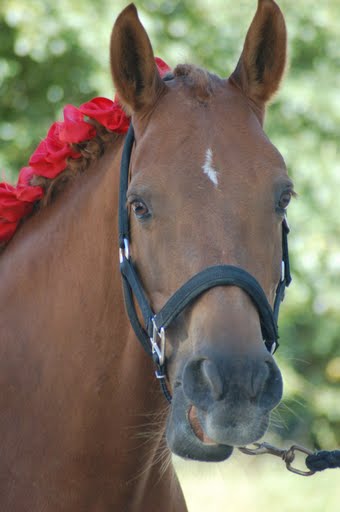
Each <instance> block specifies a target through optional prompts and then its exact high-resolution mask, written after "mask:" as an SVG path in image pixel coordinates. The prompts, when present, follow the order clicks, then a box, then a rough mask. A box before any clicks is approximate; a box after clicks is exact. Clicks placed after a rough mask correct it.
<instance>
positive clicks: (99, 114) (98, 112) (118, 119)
mask: <svg viewBox="0 0 340 512" xmlns="http://www.w3.org/2000/svg"><path fill="white" fill-rule="evenodd" d="M79 110H80V111H81V112H82V113H83V114H84V115H86V116H88V117H90V118H91V119H95V120H96V121H98V123H100V124H101V125H103V126H105V128H107V129H108V130H111V131H112V132H116V133H125V132H127V130H128V128H129V125H130V119H129V118H128V117H127V115H126V114H125V112H124V111H123V110H122V107H121V106H120V105H119V103H118V102H116V101H112V100H109V99H107V98H93V99H92V100H91V101H88V102H87V103H84V104H83V105H81V106H80V107H79Z"/></svg>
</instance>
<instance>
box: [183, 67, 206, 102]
mask: <svg viewBox="0 0 340 512" xmlns="http://www.w3.org/2000/svg"><path fill="white" fill-rule="evenodd" d="M174 76H175V77H176V78H179V79H180V80H182V82H183V83H184V84H185V85H186V86H187V87H188V88H189V90H190V91H191V92H192V95H193V96H194V97H196V98H197V99H198V100H199V101H203V102H206V101H209V99H210V97H211V96H212V94H213V89H214V76H213V75H212V74H210V73H208V71H206V70H205V69H202V68H199V67H197V66H194V65H192V64H179V65H178V66H176V68H175V70H174Z"/></svg>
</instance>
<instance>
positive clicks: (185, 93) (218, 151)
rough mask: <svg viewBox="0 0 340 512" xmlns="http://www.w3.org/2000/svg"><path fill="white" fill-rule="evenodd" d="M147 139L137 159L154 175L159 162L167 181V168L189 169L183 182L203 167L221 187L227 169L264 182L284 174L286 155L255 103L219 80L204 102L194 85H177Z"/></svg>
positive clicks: (163, 103)
mask: <svg viewBox="0 0 340 512" xmlns="http://www.w3.org/2000/svg"><path fill="white" fill-rule="evenodd" d="M143 139H144V143H143V144H141V145H140V148H139V151H138V161H139V162H140V163H141V166H142V167H145V168H146V169H150V171H151V169H152V167H153V166H154V163H155V162H157V166H158V168H159V169H160V168H162V169H163V171H164V173H162V174H164V177H166V174H167V168H169V169H170V172H171V173H172V174H173V173H176V171H177V172H180V171H181V170H182V169H183V166H184V167H185V168H186V170H187V171H188V172H187V173H184V174H183V179H185V178H186V177H189V176H190V169H191V170H194V169H196V170H197V169H200V170H201V171H202V173H203V174H205V175H206V176H207V177H208V179H210V182H211V183H212V184H213V185H215V187H217V186H218V185H219V184H220V181H219V179H218V174H220V175H221V173H224V174H225V172H226V171H227V172H228V175H229V177H231V176H232V175H233V174H235V175H236V174H239V173H240V172H244V173H246V174H247V172H251V174H252V178H253V177H254V172H255V171H258V172H259V173H262V176H263V178H264V179H265V177H266V176H269V177H270V173H271V172H272V171H274V173H275V171H277V172H278V173H282V172H285V165H284V161H283V158H282V156H281V155H280V153H279V152H278V150H277V149H276V148H275V147H274V146H273V145H272V144H271V142H270V141H269V139H268V138H267V137H266V135H265V134H264V132H263V129H262V126H261V123H260V122H259V119H258V117H257V116H256V114H255V113H254V111H253V110H252V107H251V105H250V104H249V103H248V101H247V99H246V98H245V96H244V95H243V94H242V93H241V91H239V90H238V89H237V88H236V87H234V86H233V85H231V84H230V83H229V82H228V81H226V80H220V79H219V82H217V85H215V87H214V89H213V91H212V92H211V94H210V96H209V97H208V98H206V100H205V101H204V102H203V101H201V98H197V97H195V94H194V91H193V90H192V89H191V88H190V87H184V86H183V85H181V84H179V85H177V87H176V86H172V88H171V89H170V90H169V91H168V93H167V94H166V95H165V96H164V97H163V98H162V99H161V101H160V102H159V105H158V106H157V108H156V109H155V111H154V112H153V114H152V116H151V118H150V121H149V123H148V127H147V130H146V132H145V136H144V137H143ZM137 146H138V145H137ZM250 163H251V165H249V164H250ZM266 171H267V172H266ZM221 176H222V175H221Z"/></svg>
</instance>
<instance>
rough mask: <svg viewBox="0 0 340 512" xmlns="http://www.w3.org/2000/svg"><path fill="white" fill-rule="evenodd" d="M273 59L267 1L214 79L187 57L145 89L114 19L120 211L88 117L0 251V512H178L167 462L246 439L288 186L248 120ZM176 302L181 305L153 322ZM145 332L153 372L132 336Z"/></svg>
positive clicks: (133, 36)
mask: <svg viewBox="0 0 340 512" xmlns="http://www.w3.org/2000/svg"><path fill="white" fill-rule="evenodd" d="M285 62H286V28H285V22H284V17H283V15H282V13H281V11H280V9H279V7H278V6H277V4H276V3H275V2H274V1H273V0H259V1H258V6H257V10H256V13H255V16H254V19H253V21H252V22H251V25H250V27H249V29H248V32H247V35H246V38H245V43H244V47H243V51H242V53H241V56H240V59H239V61H238V63H237V66H236V68H235V70H234V71H233V72H232V74H231V75H230V76H229V78H226V79H225V78H219V77H218V76H216V75H214V74H212V73H209V72H207V71H206V70H203V69H200V68H198V67H196V66H194V65H189V64H179V65H177V66H176V67H175V69H174V70H173V71H172V72H171V73H168V74H167V75H166V76H165V77H164V79H162V78H161V76H160V73H159V72H158V69H157V66H156V65H155V60H154V53H153V49H152V46H151V43H150V40H149V37H148V35H147V33H146V31H145V29H144V27H143V25H142V24H141V22H140V20H139V18H138V13H137V10H136V8H135V6H134V5H133V4H131V5H129V6H127V7H126V8H125V9H124V10H123V11H122V12H121V14H120V15H119V16H118V18H117V20H116V22H115V24H114V28H113V31H112V36H111V45H110V63H111V70H112V77H113V83H114V85H115V88H116V91H117V94H118V97H119V100H120V102H121V104H122V105H123V107H124V109H125V112H126V113H127V115H128V116H130V117H131V126H133V137H132V135H131V133H130V148H129V150H126V152H127V154H128V159H127V160H126V159H125V160H126V161H125V164H124V165H125V171H126V172H127V175H126V180H127V190H125V189H124V187H123V189H122V190H123V192H122V194H121V195H123V198H122V202H121V203H120V206H119V194H120V193H119V190H120V175H119V168H120V164H121V161H122V158H123V160H124V155H123V148H124V147H125V145H126V139H127V137H128V136H129V135H126V134H125V133H120V134H119V133H118V134H117V133H110V132H109V131H108V130H106V129H104V128H103V127H102V126H100V124H99V123H94V124H95V128H96V135H95V137H94V138H92V139H91V141H90V142H89V143H88V144H86V143H83V144H79V147H78V149H79V151H80V153H81V157H79V158H78V159H76V160H73V161H71V160H70V161H69V165H68V167H67V169H66V170H65V171H64V172H62V173H61V174H60V175H59V176H57V177H55V178H53V179H52V178H39V177H36V178H33V180H32V181H31V183H30V184H31V186H32V187H33V188H34V187H42V188H44V189H45V192H46V196H45V198H44V199H40V200H37V201H36V202H35V207H34V211H33V212H32V214H30V215H28V216H27V219H25V221H24V222H22V223H21V224H20V227H19V228H18V229H17V230H16V232H15V234H14V236H13V237H12V239H11V240H10V241H9V242H8V244H7V245H6V247H5V248H4V250H3V251H2V254H1V258H0V282H1V290H0V310H1V318H0V333H1V342H0V379H1V398H0V410H1V413H0V439H1V441H0V446H1V456H0V467H1V470H0V471H1V472H0V475H1V485H0V488H1V492H0V508H1V510H2V511H4V512H9V511H10V512H31V511H37V512H39V511H48V512H57V511H58V512H59V511H63V512H71V511H72V512H85V511H88V512H94V511H96V512H108V511H122V512H135V511H139V512H140V511H148V512H156V511H159V510H162V512H175V511H176V512H185V511H186V510H187V508H186V505H185V500H184V497H183V494H182V491H181V488H180V485H179V482H178V480H177V478H176V475H175V474H174V471H173V468H172V465H171V463H169V461H168V458H169V455H168V454H171V452H174V453H176V454H178V455H179V456H182V457H184V458H186V459H194V460H204V461H216V460H225V459H227V458H228V457H230V455H231V453H232V450H233V447H238V446H242V445H245V444H247V443H252V442H254V441H256V440H257V439H259V438H260V437H261V436H262V435H263V434H264V433H265V431H266V429H267V427H268V418H269V415H270V412H271V410H272V409H273V408H274V407H275V406H276V405H277V404H278V403H279V401H280V399H281V395H282V378H281V374H280V370H279V368H278V366H277V364H276V362H275V359H274V357H273V355H272V352H273V346H274V345H275V343H274V341H273V342H272V343H271V344H270V345H269V346H268V344H267V345H266V344H265V343H264V335H263V332H264V330H265V326H266V322H267V320H266V319H265V315H266V314H267V313H268V311H269V310H268V307H269V306H268V304H269V305H270V310H271V308H273V307H274V306H273V305H274V301H275V293H276V292H277V288H278V283H280V282H282V278H281V262H282V258H283V246H282V226H283V223H284V221H285V215H286V210H287V206H288V203H289V201H290V199H291V197H292V196H293V195H294V190H293V184H292V181H291V180H290V178H289V177H288V174H287V170H286V167H285V163H284V160H283V157H282V156H281V154H280V153H279V151H278V150H277V149H276V148H275V147H274V145H273V144H272V143H271V142H270V141H269V139H268V137H267V136H266V135H265V133H264V131H263V123H264V116H265V110H266V106H267V103H268V101H269V100H270V99H271V98H272V96H273V95H274V93H275V92H276V91H277V90H278V88H279V85H280V82H281V79H282V76H283V73H284V69H285ZM124 151H125V149H124ZM126 167H127V169H126ZM32 190H33V189H32ZM37 190H38V189H37ZM121 211H122V212H123V213H122V215H123V217H124V216H125V218H126V216H127V218H128V228H127V230H128V233H127V234H126V235H125V237H123V239H120V238H119V234H120V233H119V232H118V231H119V230H118V217H119V216H120V215H121ZM127 237H128V240H127ZM119 253H120V260H121V266H124V264H126V265H130V267H132V265H133V271H132V270H131V268H130V267H129V268H130V270H131V272H134V273H133V279H135V280H137V288H136V286H134V285H132V284H131V280H130V281H129V278H128V276H127V274H128V272H127V271H126V272H125V273H124V272H123V274H124V275H123V282H125V285H124V289H125V291H127V295H128V298H127V304H128V307H129V308H130V309H131V308H132V310H133V312H132V314H131V315H132V316H131V318H132V322H133V324H135V325H132V324H131V322H130V321H129V318H128V316H127V314H126V307H125V303H124V297H123V292H122V285H121V272H120V265H119V259H118V254H119ZM207 269H212V271H211V272H214V276H215V277H214V284H213V285H211V286H210V284H208V285H206V283H205V281H204V280H203V277H204V278H206V277H207V276H208V277H209V279H210V278H212V274H211V272H210V271H209V272H208V271H207ZM235 269H236V270H235ZM227 270H228V272H233V275H235V276H236V277H234V278H233V279H231V278H230V277H228V276H229V274H228V276H227V274H226V272H227ZM207 272H208V274H209V275H208V274H207ZM218 272H220V274H218ZM217 274H218V275H217ZM195 276H199V277H198V278H197V279H201V280H202V282H201V285H202V288H201V290H200V291H197V290H198V288H197V287H199V285H198V284H197V280H195ZM216 276H217V277H216ZM221 276H222V277H221ZM203 281H204V282H203ZM185 283H189V285H186V284H185ZM202 283H203V284H202ZM247 283H248V284H247ZM286 284H287V283H286ZM193 286H194V287H196V288H195V291H194V292H193V291H192V287H193ZM126 288H127V290H126ZM255 289H256V290H255ZM136 290H137V291H136ZM178 290H181V292H182V295H183V293H184V292H187V294H188V295H190V294H191V295H190V300H187V298H184V299H183V297H182V299H183V300H184V302H185V304H184V306H183V307H181V308H179V310H178V311H177V312H176V314H175V313H173V312H171V313H170V317H171V318H170V317H169V318H170V320H171V321H170V320H169V318H168V320H169V325H168V326H167V327H166V328H165V327H164V326H163V329H162V326H161V325H160V324H159V323H157V322H156V320H155V319H157V318H158V319H159V315H158V313H159V312H160V311H162V310H164V306H165V305H166V304H168V302H169V300H170V299H171V297H173V296H175V298H176V300H179V299H180V297H179V295H178V293H176V291H178ZM254 290H255V291H254ZM129 291H130V293H129ZM255 292H256V293H255ZM256 294H257V295H256ZM137 295H139V300H138V296H137ZM281 295H282V294H280V300H281V298H282V297H281ZM140 296H142V299H140ZM256 297H258V298H256ZM182 299H181V300H182ZM143 301H144V302H143ZM261 301H262V306H261V305H260V304H259V303H260V302H261ZM145 302H147V304H148V307H149V308H150V309H151V310H152V311H154V312H156V313H155V317H154V319H153V321H152V322H151V327H150V326H146V325H145V323H144V316H143V304H145ZM172 302H173V301H172ZM267 303H268V304H267ZM172 305H174V304H172ZM168 312H169V310H168ZM268 314H269V313H268ZM270 314H271V313H270ZM269 316H270V315H269ZM270 318H271V317H270ZM270 318H269V320H270ZM269 320H268V321H269ZM150 328H151V330H153V334H152V333H151V335H149V337H150V339H151V341H150V347H149V349H150V350H149V352H150V353H151V355H152V356H153V359H154V360H155V362H156V374H157V375H156V376H155V374H154V361H153V359H152V358H151V357H149V356H148V354H146V353H145V351H144V350H143V347H142V346H141V345H140V344H139V343H138V332H139V331H140V330H141V331H142V333H144V334H145V332H146V333H148V334H149V331H150ZM135 331H136V332H137V334H136V332H135ZM268 336H269V335H268ZM274 337H275V336H274ZM147 341H149V340H148V339H147ZM265 341H266V340H265ZM267 341H268V340H267ZM274 348H275V347H274ZM156 377H158V378H159V380H160V381H161V382H162V384H163V390H164V392H165V394H166V396H167V397H168V398H169V397H170V396H171V397H172V402H171V404H168V403H167V401H166V400H165V399H164V396H163V394H162V393H161V392H160V391H159V387H158V386H157V378H156Z"/></svg>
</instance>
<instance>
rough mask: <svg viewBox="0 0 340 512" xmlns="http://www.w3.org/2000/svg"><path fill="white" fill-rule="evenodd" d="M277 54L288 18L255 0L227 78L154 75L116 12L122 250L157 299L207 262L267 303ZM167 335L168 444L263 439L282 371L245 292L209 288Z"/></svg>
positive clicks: (281, 54)
mask: <svg viewBox="0 0 340 512" xmlns="http://www.w3.org/2000/svg"><path fill="white" fill-rule="evenodd" d="M285 60H286V29H285V23H284V19H283V16H282V13H281V11H280V10H279V8H278V6H277V5H276V4H275V2H273V1H271V0H259V3H258V8H257V12H256V14H255V17H254V19H253V21H252V23H251V25H250V28H249V30H248V33H247V36H246V39H245V44H244V48H243V51H242V54H241V57H240V59H239V61H238V64H237V66H236V69H235V70H234V72H233V73H232V74H231V75H230V76H229V78H227V79H221V78H219V77H217V76H215V75H213V74H211V73H209V72H207V71H205V70H202V69H199V68H197V67H195V66H192V65H178V66H177V67H176V68H175V69H174V71H173V73H171V74H170V75H168V76H167V77H166V80H162V79H161V77H160V75H159V73H158V71H157V68H156V66H155V61H154V55H153V50H152V46H151V44H150V41H149V38H148V35H147V33H146V31H145V29H144V28H143V26H142V24H141V23H140V21H139V19H138V15H137V11H136V8H135V7H134V6H133V5H132V4H131V5H130V6H128V7H127V8H126V9H125V10H124V11H123V12H122V13H121V14H120V16H119V17H118V19H117V21H116V24H115V26H114V29H113V32H112V39H111V68H112V74H113V80H114V83H115V86H116V89H117V93H118V95H119V98H120V101H121V102H122V104H123V106H124V108H125V109H126V111H127V112H128V113H129V114H131V116H132V123H133V127H134V133H135V143H134V147H133V150H132V155H131V161H130V171H129V172H130V176H129V185H128V190H127V194H126V202H127V205H128V210H129V216H130V239H131V246H130V254H131V259H132V260H133V263H134V266H135V268H136V269H137V272H138V275H139V278H140V281H141V284H142V287H143V290H144V293H145V295H146V297H147V298H148V300H149V302H150V305H151V307H152V310H153V311H156V312H157V311H159V310H161V308H162V307H163V306H164V304H165V303H166V302H167V300H168V299H169V297H170V296H172V294H174V293H175V292H176V290H178V289H179V288H180V287H181V286H182V285H183V283H185V282H187V281H188V280H189V279H190V278H191V277H192V276H193V275H195V274H197V273H199V272H201V271H203V270H204V269H206V268H207V267H211V266H216V265H230V266H233V267H237V268H239V269H244V270H245V271H246V272H247V273H248V274H250V275H251V276H253V277H254V278H255V279H256V281H257V282H258V283H259V284H260V286H261V288H262V290H263V291H264V294H265V296H266V298H267V300H268V302H269V304H270V305H271V306H273V304H274V300H275V292H276V290H277V286H278V283H279V282H280V276H281V261H282V223H283V219H284V217H285V214H286V209H287V206H288V203H289V201H290V198H291V196H292V195H293V185H292V182H291V181H290V179H289V178H288V175H287V171H286V167H285V163H284V160H283V158H282V156H281V155H280V153H279V152H278V150H277V149H276V148H275V147H274V145H273V144H272V143H271V142H270V141H269V139H268V137H267V136H266V135H265V133H264V131H263V121H264V114H265V108H266V104H267V103H268V101H269V100H270V99H271V98H272V96H273V94H274V93H275V92H276V91H277V89H278V87H279V83H280V81H281V78H282V75H283V72H284V67H285ZM166 339H167V344H166V353H165V357H166V372H167V380H168V386H169V388H170V390H171V393H172V395H173V402H172V406H171V409H170V412H169V416H168V421H167V429H166V433H167V441H168V445H169V447H170V448H171V450H172V451H173V452H175V453H177V454H179V455H181V456H183V457H187V458H191V459H198V460H206V461H209V460H223V459H225V458H227V457H228V456H229V455H230V454H231V452H232V448H233V447H234V446H240V445H244V444H247V443H251V442H254V441H256V440H257V439H259V438H260V437H261V436H262V435H263V434H264V433H265V431H266V429H267V427H268V422H269V414H270V412H271V410H272V409H273V408H274V407H275V406H276V405H277V404H278V403H279V401H280V399H281V396H282V378H281V374H280V371H279V369H278V366H277V364H276V362H275V360H274V358H273V355H272V354H271V353H270V351H268V349H267V347H266V345H265V343H264V340H263V332H262V329H261V321H260V317H259V312H258V309H257V308H256V307H255V305H254V302H253V300H252V299H251V297H250V296H249V293H246V291H245V290H244V289H242V288H241V287H240V286H237V285H235V286H223V285H221V286H214V287H213V288H209V289H207V290H205V291H204V293H202V294H200V295H199V296H197V297H196V298H195V300H193V301H192V302H191V303H190V304H189V305H188V306H187V307H185V309H183V311H182V312H181V313H180V314H179V315H177V317H176V319H174V321H173V322H172V323H171V325H169V327H168V329H167V332H166Z"/></svg>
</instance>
